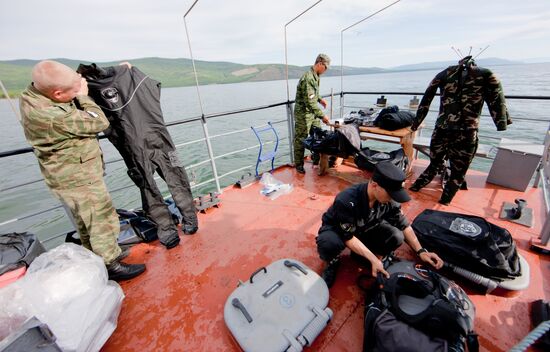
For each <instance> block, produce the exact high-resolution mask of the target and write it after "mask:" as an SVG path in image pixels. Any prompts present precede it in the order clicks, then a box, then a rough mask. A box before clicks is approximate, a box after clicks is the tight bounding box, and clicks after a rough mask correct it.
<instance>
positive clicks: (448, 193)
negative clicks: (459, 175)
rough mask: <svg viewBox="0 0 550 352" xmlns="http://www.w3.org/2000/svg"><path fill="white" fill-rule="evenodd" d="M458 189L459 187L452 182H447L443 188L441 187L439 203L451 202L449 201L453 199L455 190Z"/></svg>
mask: <svg viewBox="0 0 550 352" xmlns="http://www.w3.org/2000/svg"><path fill="white" fill-rule="evenodd" d="M458 189H459V187H457V186H456V185H455V184H454V183H449V182H447V184H446V185H445V189H443V193H442V194H441V198H440V199H439V204H443V205H449V204H451V201H452V200H453V198H454V196H455V194H456V192H458Z"/></svg>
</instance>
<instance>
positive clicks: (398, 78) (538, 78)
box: [0, 63, 550, 247]
mask: <svg viewBox="0 0 550 352" xmlns="http://www.w3.org/2000/svg"><path fill="white" fill-rule="evenodd" d="M335 69H337V68H335ZM491 69H492V70H493V71H494V72H495V73H496V74H497V76H498V77H499V78H500V79H501V81H502V84H503V87H504V91H505V94H506V95H538V96H550V63H544V64H528V65H527V64H526V65H512V66H495V67H491ZM437 72H439V70H433V71H415V72H398V73H385V74H372V75H360V76H346V77H344V82H343V85H344V87H343V88H344V91H362V92H366V91H370V92H373V91H378V92H380V91H393V92H424V90H425V89H426V87H427V85H428V83H429V82H430V80H431V79H432V78H433V77H434V76H435V74H437ZM296 83H297V80H291V81H290V82H289V87H290V97H291V99H293V98H294V95H295V88H296ZM8 88H9V87H8ZM331 89H332V90H333V91H334V92H340V91H341V86H340V77H322V79H321V93H322V94H330V93H331ZM200 94H201V99H202V103H203V108H204V113H205V114H213V113H219V112H225V111H232V110H236V109H242V108H247V107H256V106H262V105H268V104H275V103H279V102H283V101H286V82H285V81H270V82H252V83H238V84H226V85H209V86H201V87H200ZM387 98H388V103H389V104H392V105H394V104H395V105H398V106H400V107H403V106H405V105H407V104H408V101H409V99H411V98H412V97H409V96H389V97H387ZM375 100H376V96H358V95H346V97H345V104H344V105H345V106H346V107H347V108H346V109H345V111H350V110H357V109H358V108H361V107H366V106H370V105H372V104H373V103H374V102H375ZM438 100H439V99H438V97H436V98H435V99H434V101H433V102H432V106H431V109H432V110H437V108H438V106H439V101H438ZM327 101H330V99H329V98H327ZM15 104H17V102H15ZM339 105H340V101H339V97H335V98H334V100H333V106H334V109H333V110H334V116H335V117H337V115H338V113H339ZM507 105H508V109H509V111H510V114H511V116H512V119H513V120H514V124H512V125H511V126H509V129H508V130H507V131H505V132H498V133H497V132H496V128H495V126H494V125H493V122H492V119H491V118H490V117H489V116H483V117H482V119H481V129H480V130H481V132H480V134H481V136H482V138H483V137H488V138H501V137H506V138H514V139H521V140H527V141H532V142H537V143H542V141H543V139H544V133H545V131H546V130H547V129H548V124H549V122H550V113H549V111H550V109H549V108H550V101H534V100H508V101H507ZM162 108H163V112H164V118H165V121H166V122H171V121H177V120H182V119H188V118H192V117H196V116H200V114H201V109H200V106H199V99H198V96H197V90H196V88H195V87H183V88H165V89H163V90H162ZM329 111H330V107H329V108H328V109H327V114H329ZM487 113H488V112H487V110H486V108H484V114H487ZM434 117H435V114H434V113H431V114H430V115H429V116H428V118H427V120H426V122H425V125H426V127H427V128H430V127H432V126H433V124H434ZM522 119H540V120H545V121H523V120H522ZM285 120H286V109H285V107H284V106H281V107H276V108H271V109H267V110H260V111H253V112H247V113H240V114H234V115H229V116H225V117H216V118H211V119H208V132H209V135H210V136H217V135H220V134H224V133H227V132H230V131H238V130H243V131H242V132H239V133H237V134H233V135H228V136H223V135H222V136H219V137H216V138H213V139H212V148H213V152H214V155H215V156H219V155H223V154H227V153H230V152H232V151H237V150H241V149H245V148H248V147H250V146H253V145H255V144H257V143H258V142H257V140H256V137H255V136H254V134H253V133H252V131H251V129H250V127H251V126H260V125H263V124H265V123H267V122H268V121H271V122H277V121H280V122H278V123H276V124H275V127H276V129H277V132H278V134H279V138H280V145H279V154H278V155H279V156H278V158H277V164H278V165H281V164H286V163H288V162H289V153H288V152H289V148H288V143H289V141H288V131H287V123H286V121H285ZM0 121H1V124H2V129H1V131H0V137H1V138H0V151H7V150H11V149H16V148H24V147H27V146H28V144H27V142H26V141H25V137H24V135H23V131H22V128H21V126H20V125H19V122H18V121H17V119H16V116H15V114H14V113H13V111H12V110H11V107H10V105H9V103H8V101H7V100H0ZM169 131H170V133H171V135H172V138H173V140H174V143H175V144H176V145H178V144H184V145H183V146H181V147H180V148H179V149H178V150H179V154H180V156H181V158H182V160H183V162H184V164H185V165H186V166H188V169H187V171H188V174H189V175H190V178H191V180H192V182H193V183H194V184H199V183H202V182H204V181H205V180H208V179H211V178H212V177H213V173H212V170H211V167H210V163H209V162H207V163H202V164H200V165H198V166H196V167H190V166H193V165H195V164H197V163H199V162H201V161H204V160H205V159H207V158H208V154H207V149H206V144H205V142H203V141H201V142H199V143H192V144H188V142H190V141H193V140H197V139H200V138H203V137H204V134H203V129H202V127H201V124H200V123H199V122H191V123H187V124H183V125H178V126H173V127H170V128H169ZM427 133H428V134H429V132H427ZM266 137H267V138H266V139H267V141H273V139H274V138H273V136H271V135H266ZM484 143H486V144H493V145H496V144H498V140H497V139H487V140H484ZM101 145H102V148H103V150H104V153H105V159H106V161H108V162H109V161H112V160H115V159H119V158H120V156H119V154H118V152H117V151H116V149H114V147H112V145H111V144H110V143H109V142H108V141H107V140H102V142H101ZM372 145H373V146H374V147H375V148H376V149H381V150H392V149H395V148H396V146H395V144H387V143H385V144H372ZM369 146H371V144H369ZM271 147H272V145H267V146H266V148H267V150H269V148H271ZM257 154H258V149H257V148H252V149H250V150H246V151H244V152H241V153H236V154H232V155H228V156H225V157H221V158H218V159H216V166H217V170H218V175H224V174H226V173H228V172H230V171H231V170H235V169H237V168H241V167H245V166H247V165H248V166H250V167H249V168H248V169H245V170H242V171H239V172H237V173H234V174H230V175H228V176H226V177H223V178H222V179H221V180H220V183H221V186H222V188H223V187H225V186H228V185H230V184H233V183H234V182H235V181H236V180H237V179H238V178H240V176H241V175H243V174H245V173H246V172H252V173H254V166H255V162H256V157H257ZM264 164H265V165H264ZM264 164H262V168H261V171H264V170H267V168H268V167H269V163H267V162H266V163H264ZM489 167H490V161H487V160H477V159H476V160H475V164H474V165H473V168H476V169H481V170H488V168H489ZM40 178H41V175H40V171H39V168H38V164H37V162H36V159H35V157H34V155H33V154H25V155H19V156H15V157H6V158H2V159H0V189H1V190H4V191H2V192H0V223H4V222H7V223H5V224H4V225H0V233H6V232H11V231H19V232H21V231H32V232H34V233H37V234H38V236H39V238H41V239H42V240H46V239H48V238H51V237H52V236H53V235H55V234H58V233H62V232H66V231H69V230H70V225H69V223H68V221H67V220H66V219H65V214H64V211H62V210H61V209H57V210H54V211H50V212H45V213H44V214H41V215H38V216H34V217H29V218H25V217H26V216H28V215H30V214H32V213H35V212H38V211H40V210H43V209H49V208H52V207H55V206H56V205H58V202H57V201H56V200H55V199H54V198H53V197H52V196H51V195H50V193H49V191H48V189H47V187H46V186H45V185H44V183H43V182H38V183H33V184H31V185H28V186H24V187H21V188H16V189H10V190H5V189H6V188H10V187H12V186H14V185H18V184H21V183H25V182H28V181H32V180H37V179H40ZM106 181H107V185H108V186H109V189H110V190H116V189H119V188H124V187H125V186H130V185H132V182H131V181H130V179H129V178H128V177H127V176H126V168H125V166H124V163H123V162H113V163H108V165H107V176H106ZM159 185H161V187H160V188H161V190H162V191H163V192H164V194H165V195H168V193H167V189H166V186H165V185H164V184H163V183H162V181H159ZM212 191H215V184H214V183H208V184H205V185H202V186H199V187H195V188H194V190H193V193H194V195H195V196H197V195H200V194H205V193H208V192H212ZM111 195H112V197H113V201H114V203H115V206H116V207H117V208H135V207H140V197H139V191H138V189H137V188H136V187H129V188H124V190H122V191H118V192H112V193H111ZM15 218H19V219H21V218H24V219H23V220H21V221H17V222H15V221H13V222H10V220H13V219H15ZM59 240H62V239H59ZM55 243H58V240H54V241H49V242H47V246H48V247H51V246H52V245H54V244H55Z"/></svg>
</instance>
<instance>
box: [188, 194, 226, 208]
mask: <svg viewBox="0 0 550 352" xmlns="http://www.w3.org/2000/svg"><path fill="white" fill-rule="evenodd" d="M219 195H220V194H219V193H217V192H212V193H210V194H208V195H204V196H199V197H198V198H197V199H195V201H194V202H195V208H196V209H197V211H200V212H201V213H206V210H207V209H210V208H212V207H216V208H219V206H220V203H221V199H220V198H219V197H218V196H219Z"/></svg>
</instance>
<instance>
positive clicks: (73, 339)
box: [0, 243, 124, 352]
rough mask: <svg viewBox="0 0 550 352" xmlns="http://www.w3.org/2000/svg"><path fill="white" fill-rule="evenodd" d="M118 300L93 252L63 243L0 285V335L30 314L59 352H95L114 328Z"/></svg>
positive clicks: (116, 289) (119, 291)
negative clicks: (49, 334) (51, 337)
mask: <svg viewBox="0 0 550 352" xmlns="http://www.w3.org/2000/svg"><path fill="white" fill-rule="evenodd" d="M123 299H124V293H123V292H122V289H121V288H120V286H119V285H118V284H117V283H115V282H113V281H108V279H107V270H106V268H105V264H104V263H103V260H102V259H101V258H100V257H99V256H97V255H95V254H94V253H92V252H90V251H88V250H86V249H85V248H83V247H81V246H77V245H75V244H72V243H65V244H62V245H61V246H59V247H57V248H55V249H53V250H51V251H49V252H46V253H44V254H42V255H40V256H39V257H38V258H36V259H35V260H34V261H33V262H32V263H31V265H30V266H29V270H28V271H27V274H26V275H25V276H24V277H23V278H22V279H20V280H18V281H16V282H14V283H13V284H11V285H8V286H7V287H5V288H3V289H0V301H1V302H7V304H6V305H4V304H2V307H0V326H3V328H2V330H0V335H1V334H3V333H5V332H6V331H8V330H11V331H8V333H9V332H13V331H14V330H17V328H18V326H19V325H17V324H18V323H20V320H21V319H23V321H24V320H25V319H26V318H28V317H31V316H36V317H37V318H38V319H39V320H40V321H42V322H43V323H45V324H47V325H48V327H49V328H50V329H51V331H52V332H53V333H54V335H55V336H56V338H57V341H56V342H57V344H58V345H59V347H61V348H62V349H63V350H64V351H78V352H80V351H99V350H100V349H101V346H103V344H104V343H105V342H106V341H107V339H108V338H109V336H111V334H112V333H113V331H114V330H115V328H116V323H117V319H118V314H119V313H120V308H121V305H122V300H123ZM4 326H6V327H8V328H4ZM4 329H5V330H6V331H4ZM2 337H3V336H0V339H1V338H2ZM4 337H5V336H4Z"/></svg>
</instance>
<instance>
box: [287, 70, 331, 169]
mask: <svg viewBox="0 0 550 352" xmlns="http://www.w3.org/2000/svg"><path fill="white" fill-rule="evenodd" d="M319 82H320V79H319V75H318V74H317V73H316V72H315V70H314V69H313V67H312V68H311V69H310V70H309V71H307V72H306V73H304V75H303V76H302V78H300V81H299V82H298V87H297V88H296V101H295V106H294V119H295V125H294V163H295V165H296V166H303V165H304V145H303V140H304V139H305V138H306V137H307V134H308V133H309V129H310V128H311V126H316V127H319V128H320V127H321V122H320V119H322V118H323V117H324V116H325V114H323V111H322V110H321V109H320V108H319V106H318V105H317V102H318V101H320V100H321V97H320V96H319ZM317 158H318V156H317ZM314 161H315V160H314Z"/></svg>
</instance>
